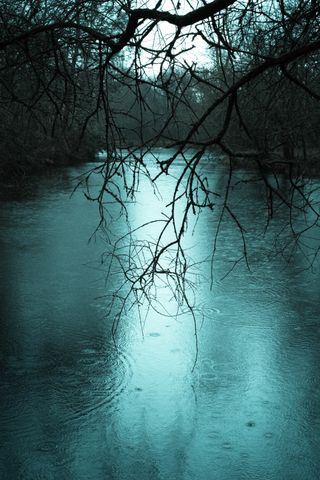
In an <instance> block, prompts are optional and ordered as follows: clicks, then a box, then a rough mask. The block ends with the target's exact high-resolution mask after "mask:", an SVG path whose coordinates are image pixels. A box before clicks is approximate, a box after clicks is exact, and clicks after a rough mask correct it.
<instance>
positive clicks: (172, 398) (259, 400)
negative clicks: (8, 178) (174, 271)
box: [0, 167, 320, 480]
mask: <svg viewBox="0 0 320 480" xmlns="http://www.w3.org/2000/svg"><path fill="white" fill-rule="evenodd" d="M85 168H86V167H81V168H79V169H73V168H66V169H61V170H57V171H55V172H54V173H53V174H52V175H50V176H49V177H44V178H41V179H35V181H34V185H33V187H34V188H33V189H32V190H31V191H30V192H29V195H28V196H27V197H26V198H24V199H23V200H21V199H20V200H15V201H8V202H4V203H3V204H2V206H1V214H0V215H1V224H0V225H1V226H0V247H1V265H0V269H1V270H0V272H1V322H0V329H1V331H0V333H1V335H0V347H1V349H0V369H1V370H0V371H1V384H0V478H1V480H2V479H3V480H15V479H19V480H20V479H21V480H38V479H45V480H48V479H49V480H50V479H68V480H73V479H74V480H87V479H91V480H105V479H108V480H109V479H110V480H127V479H128V480H130V479H137V480H138V479H139V480H140V479H141V480H147V479H148V480H149V479H172V480H194V479H195V480H198V479H199V480H202V479H203V480H208V479H217V480H230V479H237V480H238V479H270V480H273V479H274V480H287V479H290V480H301V479H306V480H316V479H318V478H319V471H320V461H319V459H318V456H319V455H318V454H319V450H320V449H319V447H320V382H319V380H320V369H319V365H320V349H319V344H320V319H319V314H320V304H319V290H320V283H319V271H318V270H317V266H316V265H315V268H314V272H312V271H311V270H310V269H305V268H304V267H305V264H304V259H303V256H302V255H298V254H296V256H295V257H294V259H293V261H292V262H291V263H290V264H287V263H286V262H285V261H284V260H283V259H282V258H281V257H276V258H273V257H269V256H268V249H267V246H268V245H267V244H266V239H265V238H262V237H261V238H259V235H258V236H257V234H260V229H261V215H263V213H261V212H262V207H261V205H262V199H261V197H260V195H259V191H258V190H257V188H256V187H254V185H252V186H250V184H249V185H247V186H246V187H245V191H243V193H244V194H243V196H241V195H240V194H239V193H238V194H237V195H238V197H237V203H238V204H239V212H241V211H242V212H243V211H244V214H243V216H244V220H245V219H246V220H247V222H249V223H250V224H251V226H253V227H254V228H253V230H254V234H253V235H252V237H249V240H248V241H249V244H250V247H251V249H250V250H249V252H250V253H249V256H250V265H251V271H249V270H247V269H246V267H245V265H243V264H239V265H238V266H237V267H236V268H234V269H233V271H232V272H231V273H230V275H228V276H226V277H225V278H223V277H224V276H225V274H226V273H227V272H228V270H229V269H230V266H231V265H232V263H231V261H234V260H236V259H237V255H238V252H239V250H238V247H239V244H241V238H240V239H239V235H238V234H237V232H236V230H235V229H234V226H233V225H232V224H231V222H226V224H225V225H224V227H223V230H222V237H221V241H220V244H219V250H218V256H217V258H216V261H215V265H214V282H213V288H212V290H210V288H209V283H210V282H208V281H203V282H202V283H201V284H200V285H199V287H198V291H197V303H198V305H199V306H201V311H202V314H201V315H200V316H199V319H198V334H199V358H198V362H197V365H196V368H195V369H194V371H192V366H193V362H194V355H195V341H194V329H193V320H192V318H191V317H190V315H187V314H186V315H184V316H181V317H177V318H175V317H174V312H175V308H176V307H175V305H174V302H173V301H172V299H171V294H170V293H169V292H167V291H166V290H165V289H162V290H161V291H160V293H159V295H160V296H161V298H160V301H161V303H162V304H163V305H165V307H166V309H167V310H168V312H169V314H171V315H169V316H167V317H165V316H161V315H158V314H156V313H155V312H154V311H151V312H150V313H149V316H148V318H147V320H146V323H145V326H144V332H143V335H142V333H141V325H140V322H139V317H138V314H137V312H136V310H135V309H132V310H131V311H129V312H128V313H127V315H126V316H124V317H123V319H122V321H121V323H120V326H119V331H118V332H117V339H116V342H115V341H114V339H113V338H112V335H111V326H112V320H113V319H112V317H111V316H109V317H106V315H105V311H106V310H105V305H106V300H105V294H106V293H110V292H112V291H113V289H114V288H115V287H116V286H117V285H118V282H119V281H120V280H119V279H118V277H117V274H115V275H114V276H113V277H112V281H110V282H109V283H107V284H105V272H106V267H105V265H102V264H101V263H100V258H101V257H100V256H101V254H102V253H103V252H104V251H105V250H106V248H107V246H106V243H105V239H104V237H103V235H102V236H99V235H98V236H97V237H96V238H95V239H93V240H92V241H91V242H89V243H88V241H87V240H88V239H89V237H90V235H91V234H92V232H93V230H94V228H95V226H96V224H97V221H98V213H97V208H96V205H95V204H93V203H91V202H89V201H88V200H87V199H86V198H85V197H84V195H83V193H82V192H81V191H80V190H79V191H77V192H76V193H75V194H74V195H73V196H72V197H70V193H71V191H72V189H73V186H74V182H75V178H76V177H77V176H78V175H79V173H80V172H81V171H82V170H84V169H85ZM210 175H211V176H213V177H214V179H215V181H216V186H217V188H218V187H219V185H220V184H221V185H222V184H223V178H224V172H214V171H211V173H210ZM239 175H240V173H239ZM166 182H168V183H167V184H164V188H166V185H167V186H168V187H167V188H169V186H170V180H168V179H167V180H166ZM243 188H244V187H243ZM140 190H141V192H142V194H141V195H140V196H138V203H137V205H131V206H130V211H131V214H132V215H133V217H135V218H136V221H137V222H138V221H141V220H143V219H144V218H152V215H154V212H155V209H156V208H157V203H156V202H155V201H154V200H153V199H151V197H150V195H151V194H152V190H151V188H150V186H149V185H147V184H142V185H141V186H140ZM240 192H241V191H240ZM244 197H247V201H246V203H244V202H245V198H244ZM243 205H246V207H245V209H243V208H242V206H243ZM260 207H261V208H260ZM159 208H160V207H159ZM142 212H143V214H142ZM142 215H143V216H142ZM134 221H135V220H134ZM215 221H216V219H213V220H212V225H213V224H214V222H215ZM279 225H280V223H279ZM275 227H277V225H275ZM112 228H113V230H118V231H119V233H121V232H122V231H125V230H124V229H125V228H126V226H125V224H124V223H121V221H119V220H117V221H114V224H112ZM212 235H213V230H212V228H211V223H210V220H208V218H207V217H204V218H202V219H200V221H199V224H198V229H197V230H196V233H195V234H194V236H193V237H192V238H191V240H190V247H191V246H192V249H191V250H192V254H193V255H195V256H197V254H199V253H203V252H205V251H206V249H208V245H212ZM267 241H269V240H267ZM310 241H314V239H313V240H312V239H311V240H310ZM209 253H210V251H208V254H209ZM205 267H206V266H204V267H203V271H204V270H205Z"/></svg>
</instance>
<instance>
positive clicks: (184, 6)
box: [137, 0, 210, 73]
mask: <svg viewBox="0 0 320 480" xmlns="http://www.w3.org/2000/svg"><path fill="white" fill-rule="evenodd" d="M137 3H138V7H141V8H150V9H152V8H154V7H155V5H156V3H157V2H156V1H138V2H137ZM190 3H191V2H189V1H188V0H180V2H178V1H177V0H163V2H162V5H161V7H160V9H161V10H163V11H169V12H171V13H178V14H181V15H184V14H186V13H188V12H189V11H190V10H193V9H195V8H197V7H199V6H200V5H203V3H202V2H201V1H197V0H193V1H192V6H190ZM178 4H179V9H178V10H177V9H176V6H177V5H178ZM175 31H176V28H175V27H174V26H173V25H171V24H169V23H168V22H160V23H159V25H158V28H157V29H154V30H153V31H152V32H151V34H150V35H148V37H147V38H146V39H145V40H144V46H145V47H147V48H155V49H159V48H163V47H164V46H165V45H167V44H168V42H170V40H171V39H172V38H173V35H174V34H175ZM194 31H195V28H194V27H193V26H191V27H186V28H184V29H183V31H182V33H183V34H186V33H188V32H194ZM180 52H182V53H180ZM173 53H175V54H178V53H179V55H178V57H177V58H179V60H180V62H181V63H185V62H186V63H188V64H189V65H192V64H193V63H197V64H198V65H199V64H206V63H208V61H209V59H210V55H209V52H208V49H207V48H206V44H205V42H204V41H203V40H202V39H201V38H200V37H199V36H198V37H195V38H191V36H189V37H187V38H186V39H185V40H183V41H180V43H177V46H176V49H175V50H174V51H173ZM144 55H145V57H146V58H147V57H148V56H147V53H145V54H144ZM158 69H159V66H158V65H154V64H153V66H152V67H149V69H148V70H149V72H150V73H151V71H153V72H155V73H156V72H157V70H158Z"/></svg>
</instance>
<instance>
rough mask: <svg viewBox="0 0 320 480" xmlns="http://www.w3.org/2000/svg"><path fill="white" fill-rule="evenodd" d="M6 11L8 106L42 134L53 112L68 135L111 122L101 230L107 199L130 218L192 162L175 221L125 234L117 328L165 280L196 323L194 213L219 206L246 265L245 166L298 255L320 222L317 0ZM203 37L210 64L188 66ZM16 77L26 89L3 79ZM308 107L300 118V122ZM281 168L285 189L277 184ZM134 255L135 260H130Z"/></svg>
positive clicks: (80, 1) (175, 193)
mask: <svg viewBox="0 0 320 480" xmlns="http://www.w3.org/2000/svg"><path fill="white" fill-rule="evenodd" d="M1 4H2V7H3V8H2V11H3V13H2V23H3V26H4V28H3V30H2V32H3V33H2V37H1V40H0V51H1V52H2V53H1V55H2V56H1V65H2V67H1V68H2V80H1V85H2V93H1V95H2V98H6V95H9V97H10V102H11V104H13V105H17V106H18V107H19V108H22V109H23V110H24V111H28V112H30V115H32V116H33V117H34V118H35V122H38V124H39V125H41V122H42V118H43V115H45V116H46V115H47V112H48V111H51V112H54V113H53V119H54V120H53V125H52V126H53V127H55V125H56V124H57V123H59V125H60V130H58V131H59V135H62V132H63V131H65V128H66V126H67V127H68V128H70V127H71V126H72V124H74V123H76V124H77V125H78V126H79V125H81V135H80V137H81V136H83V135H84V134H85V132H86V130H87V129H88V128H89V126H90V124H91V122H96V124H97V125H99V126H100V127H101V126H103V130H104V141H105V150H106V161H105V163H104V164H103V165H101V166H99V167H97V168H96V169H94V173H100V174H101V175H102V176H103V182H102V188H101V190H100V192H99V193H98V194H97V195H95V196H94V197H93V196H90V193H88V194H87V195H88V197H89V198H91V199H92V200H96V201H97V202H98V204H99V208H100V214H101V223H100V227H103V226H105V225H106V223H107V220H108V218H107V212H106V210H105V208H104V205H105V204H106V202H108V201H115V202H117V203H118V204H119V206H120V207H121V209H122V210H123V212H124V213H125V212H126V199H128V198H134V195H135V192H136V190H137V188H138V184H139V177H140V176H141V175H146V176H147V178H149V180H150V183H151V185H152V186H153V187H154V188H155V189H156V188H157V184H158V182H159V179H161V178H162V177H164V176H166V175H170V172H171V170H172V168H173V166H174V165H175V163H176V162H177V161H180V162H181V160H182V161H183V168H182V169H181V172H180V174H179V176H178V178H177V179H176V182H175V186H174V188H173V190H172V197H171V200H170V202H169V203H168V205H169V211H168V213H167V214H166V216H162V217H161V218H155V219H154V220H152V223H155V224H157V225H161V228H160V230H159V232H158V236H157V238H156V239H155V240H154V241H146V240H141V239H139V238H138V237H137V235H138V233H139V232H140V233H141V231H143V230H144V228H146V225H142V226H138V227H136V228H131V227H130V226H128V234H127V235H126V237H125V238H121V239H118V240H117V241H116V242H115V243H114V245H113V247H114V248H113V251H112V258H113V259H114V260H115V261H118V263H119V264H120V267H121V268H122V271H123V275H124V285H125V287H124V288H123V289H122V291H121V292H120V291H118V292H115V294H114V296H113V299H112V302H111V307H112V308H113V307H114V306H115V304H116V303H117V304H118V310H117V312H116V315H115V323H114V326H115V329H116V326H117V322H118V319H119V318H120V316H121V314H122V313H123V311H124V309H125V308H126V305H127V302H128V298H130V295H131V296H133V297H134V299H135V300H136V302H137V304H138V305H140V304H141V303H142V302H143V301H145V302H147V303H148V304H151V303H152V302H153V301H154V300H155V299H156V287H157V282H158V281H160V280H161V279H162V278H164V279H165V281H166V282H167V284H168V285H169V286H171V288H172V291H173V294H174V296H175V298H176V299H177V302H178V304H179V305H180V306H186V307H187V308H188V309H190V310H191V312H192V313H193V314H194V305H193V304H191V301H190V298H189V297H188V296H187V293H186V282H187V281H188V277H187V272H188V267H189V260H188V258H187V255H186V252H185V249H184V238H185V233H186V231H187V229H188V224H190V219H191V218H192V217H193V216H194V215H195V216H197V215H199V214H200V213H201V212H202V211H204V210H208V211H213V212H214V214H216V212H217V211H218V221H217V228H216V233H215V237H214V240H213V245H212V252H213V256H214V254H215V252H216V248H217V239H218V236H219V232H220V229H221V225H222V222H223V220H224V219H225V218H226V217H229V218H230V219H231V221H232V222H233V223H234V225H235V228H237V229H238V230H239V233H240V235H241V238H242V254H241V255H240V257H239V260H240V259H243V260H244V261H247V259H248V257H247V247H246V231H245V229H244V227H243V226H242V224H241V222H240V220H239V215H238V213H237V212H235V211H234V210H233V209H232V206H231V204H230V195H229V194H230V189H231V187H232V183H233V171H234V168H235V167H236V165H237V162H239V158H242V159H244V160H246V162H247V163H249V164H250V166H253V165H254V166H255V167H256V169H257V172H258V177H257V179H256V181H257V182H260V183H261V185H262V188H263V190H264V192H265V198H266V208H267V213H268V217H267V219H268V220H267V222H269V223H270V221H271V220H272V217H273V215H274V214H275V211H276V207H277V206H278V205H279V204H281V205H282V206H284V207H285V208H287V209H288V213H289V222H288V225H289V229H290V230H291V234H292V238H293V241H294V245H295V246H296V247H297V245H298V244H299V239H300V238H301V235H302V233H303V232H304V231H305V230H306V229H309V228H312V227H314V226H315V225H318V222H319V211H318V208H317V206H316V205H314V204H313V201H312V198H314V194H313V193H310V192H312V188H311V189H310V188H309V187H308V182H309V183H310V181H309V180H308V178H309V177H310V173H312V172H311V170H312V169H314V165H311V161H310V158H309V156H310V151H311V150H312V149H314V148H315V147H317V148H318V142H316V140H315V138H316V136H317V132H316V130H317V125H318V124H319V115H320V111H319V99H320V92H319V82H318V76H319V49H320V27H319V25H320V23H319V13H320V12H319V10H320V7H319V2H317V1H316V0H288V1H284V0H280V1H276V0H270V1H261V0H258V1H253V0H246V1H245V0H214V1H211V2H208V3H207V2H205V1H199V2H197V3H195V2H193V3H192V7H191V4H190V2H188V1H186V2H184V4H183V5H182V2H180V1H179V2H178V1H173V0H170V1H169V0H167V1H164V0H159V1H157V2H156V3H155V4H153V6H151V7H150V8H145V7H144V6H139V2H136V1H131V0H113V1H112V0H107V1H98V0H96V1H95V2H92V1H90V2H89V1H86V0H74V1H73V2H71V3H70V2H68V4H67V5H66V4H65V3H64V2H59V1H58V0H56V1H54V2H46V1H44V0H43V1H41V0H39V1H37V2H35V1H31V0H25V1H24V2H17V3H15V2H14V3H10V4H9V3H8V2H5V1H3V0H2V2H1ZM9 5H10V8H9ZM9 10H10V11H9ZM165 26H167V27H165ZM165 28H167V30H166V29H165ZM200 42H202V45H205V46H206V47H207V49H209V50H210V52H212V54H211V56H210V60H209V57H208V62H207V65H206V66H205V67H204V65H203V64H202V63H201V62H197V61H196V60H195V58H194V57H193V59H192V57H191V55H192V53H193V52H194V51H195V50H196V49H200V48H202V49H203V48H204V47H200ZM190 58H191V60H190ZM44 64H45V65H44ZM29 71H31V72H33V73H32V78H31V80H30V82H29V83H31V85H32V88H33V90H34V91H32V92H30V91H29V90H28V93H27V95H26V94H25V92H23V91H20V88H21V83H23V78H25V77H26V76H27V75H29V73H28V72H29ZM20 72H21V73H20ZM12 75H13V76H14V77H15V78H16V79H17V85H18V86H17V89H15V82H12V80H10V81H9V80H5V79H4V78H5V76H7V77H8V79H9V78H11V77H12ZM10 76H11V77H10ZM82 82H84V83H85V84H86V82H87V84H86V86H85V87H83V85H82ZM9 84H10V85H9ZM87 91H90V92H91V93H90V96H91V100H90V101H89V102H88V103H86V102H85V101H84V96H85V95H86V92H87ZM2 101H3V100H2ZM43 104H45V109H44V110H43ZM84 104H85V106H86V108H84V112H82V110H83V105H84ZM301 105H304V107H303V115H304V117H303V118H297V114H298V113H299V115H300V114H301ZM6 108H7V107H6ZM10 108H11V107H10ZM307 110H308V112H310V114H308V115H307V116H306V115H305V112H306V111H307ZM80 112H81V113H80ZM39 115H40V118H39ZM8 116H9V117H10V114H8ZM257 119H258V121H257ZM306 122H307V123H308V124H307V126H305V124H306ZM8 125H9V127H8V128H11V127H10V125H11V123H10V118H9V120H8ZM39 128H40V127H39ZM76 130H77V131H78V130H79V129H78V128H77V129H76ZM235 131H237V133H236V134H235ZM298 131H299V135H300V137H299V138H297V132H298ZM159 145H161V146H166V147H169V148H168V155H167V157H166V158H165V159H163V158H161V159H160V160H159V161H158V162H157V165H156V168H157V171H156V172H154V170H152V171H151V170H150V168H149V166H148V164H147V162H146V156H147V154H148V153H149V152H152V149H153V148H154V147H157V146H159ZM172 149H174V150H172ZM213 149H215V151H217V150H219V151H220V152H221V154H222V157H223V158H224V161H225V160H226V159H227V162H228V168H229V174H228V180H227V182H226V185H225V192H224V195H223V198H221V199H220V207H219V208H218V207H217V205H216V204H217V193H216V192H215V191H214V189H213V188H212V187H211V186H210V183H209V181H208V179H207V178H206V176H204V175H202V173H201V166H202V163H203V161H206V160H207V158H208V154H210V153H211V152H212V151H213ZM301 152H302V154H301ZM283 154H284V155H283ZM294 155H295V158H294ZM222 157H221V158H222ZM299 157H301V158H299ZM283 171H285V172H286V175H287V178H288V182H287V183H286V187H285V189H283V188H282V186H281V182H280V181H279V174H280V172H283ZM270 172H271V175H270ZM306 175H307V177H306ZM307 210H308V211H310V212H312V215H311V217H309V218H311V220H310V221H307V223H306V224H304V225H303V226H300V227H297V225H295V222H294V214H293V212H295V211H299V212H301V211H307ZM124 242H125V243H126V248H127V250H126V253H125V254H123V253H122V252H123V247H124ZM128 256H129V257H130V258H131V259H132V258H134V261H132V262H127V258H128ZM181 308H183V307H181Z"/></svg>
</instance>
